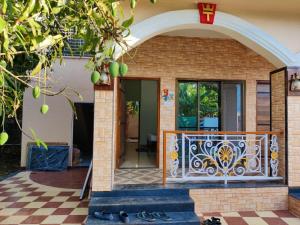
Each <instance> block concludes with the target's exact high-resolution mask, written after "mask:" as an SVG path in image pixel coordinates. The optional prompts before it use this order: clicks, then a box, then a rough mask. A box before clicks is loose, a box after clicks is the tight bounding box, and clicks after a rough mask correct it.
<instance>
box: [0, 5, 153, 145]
mask: <svg viewBox="0 0 300 225" xmlns="http://www.w3.org/2000/svg"><path fill="white" fill-rule="evenodd" d="M129 2H130V5H131V8H132V12H131V15H130V16H129V17H128V18H124V15H123V9H122V6H121V3H120V1H117V0H85V1H76V0H0V117H1V121H2V128H3V132H2V133H5V126H4V125H5V119H6V118H9V117H14V118H16V116H17V112H18V110H19V109H20V108H21V106H22V95H23V92H24V89H25V88H31V89H32V93H33V98H40V97H43V98H44V104H43V105H42V106H41V112H42V113H44V114H46V113H47V111H48V107H47V104H46V96H54V95H62V96H64V97H65V98H67V99H68V101H69V102H70V104H71V105H73V103H72V101H71V98H70V93H71V92H70V88H68V87H64V88H63V89H61V90H55V89H54V88H52V86H51V66H52V64H53V63H54V62H55V61H56V60H58V59H60V60H62V56H63V49H64V48H68V42H67V39H68V38H70V37H72V38H77V39H82V40H83V42H84V45H83V46H81V49H80V51H81V53H82V54H84V53H86V52H89V53H90V54H91V55H92V57H91V59H90V62H89V63H88V65H87V67H88V68H89V69H91V70H92V71H97V72H99V73H101V72H102V71H104V70H105V72H108V69H107V68H108V66H109V64H110V63H112V62H113V61H114V60H115V59H114V51H115V48H116V46H119V47H121V48H123V49H124V51H126V47H127V45H126V42H125V40H124V38H125V37H126V36H127V35H128V34H129V33H130V31H129V27H130V25H131V24H132V23H133V21H134V13H133V9H134V8H135V6H136V3H137V2H136V0H129ZM151 2H152V3H154V2H155V1H153V0H151ZM122 72H123V73H124V72H127V68H126V66H124V65H123V66H122ZM97 80H98V75H97V74H96V76H94V78H93V81H97ZM72 93H76V91H75V90H72ZM76 94H77V95H78V96H79V97H80V94H79V93H76ZM50 110H51V109H50ZM30 137H33V138H34V139H35V140H36V141H37V142H38V143H39V144H40V143H41V144H43V142H42V141H41V140H39V139H38V138H37V135H36V134H35V133H34V131H33V132H32V134H31V135H30ZM3 140H4V139H3ZM4 143H5V141H4ZM0 144H3V141H1V135H0Z"/></svg>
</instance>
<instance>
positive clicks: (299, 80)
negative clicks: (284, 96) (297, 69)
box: [290, 73, 300, 91]
mask: <svg viewBox="0 0 300 225" xmlns="http://www.w3.org/2000/svg"><path fill="white" fill-rule="evenodd" d="M290 90H291V91H300V75H298V74H297V73H294V74H292V76H291V86H290Z"/></svg>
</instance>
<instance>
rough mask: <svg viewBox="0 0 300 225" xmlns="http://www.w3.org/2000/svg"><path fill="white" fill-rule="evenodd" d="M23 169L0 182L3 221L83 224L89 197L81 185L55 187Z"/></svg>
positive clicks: (3, 223) (0, 210) (0, 220)
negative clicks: (83, 196) (35, 179)
mask: <svg viewBox="0 0 300 225" xmlns="http://www.w3.org/2000/svg"><path fill="white" fill-rule="evenodd" d="M29 175H30V172H22V173H19V174H17V175H16V176H14V177H11V178H9V179H6V180H4V181H2V182H0V224H2V225H6V224H7V225H8V224H10V225H11V224H56V225H58V224H69V225H70V224H77V225H79V224H83V223H84V221H85V219H86V215H87V207H88V201H87V200H84V201H80V200H79V195H80V190H79V189H65V188H55V187H50V186H45V185H41V184H38V183H35V182H33V181H32V180H31V179H30V177H29Z"/></svg>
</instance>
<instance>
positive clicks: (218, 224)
mask: <svg viewBox="0 0 300 225" xmlns="http://www.w3.org/2000/svg"><path fill="white" fill-rule="evenodd" d="M211 221H212V224H213V225H221V220H220V218H216V217H212V218H211Z"/></svg>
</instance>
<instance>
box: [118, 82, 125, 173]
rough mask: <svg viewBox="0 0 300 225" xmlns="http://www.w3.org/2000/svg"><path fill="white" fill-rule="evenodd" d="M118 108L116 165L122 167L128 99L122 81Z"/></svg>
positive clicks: (119, 89) (119, 86)
mask: <svg viewBox="0 0 300 225" xmlns="http://www.w3.org/2000/svg"><path fill="white" fill-rule="evenodd" d="M117 86H118V96H117V97H118V106H117V107H118V108H117V127H118V129H117V146H116V147H117V150H116V151H117V152H116V167H117V168H120V165H121V164H122V163H123V161H124V154H125V144H126V140H125V126H126V101H125V93H124V89H123V88H122V84H121V82H119V81H118V85H117Z"/></svg>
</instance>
